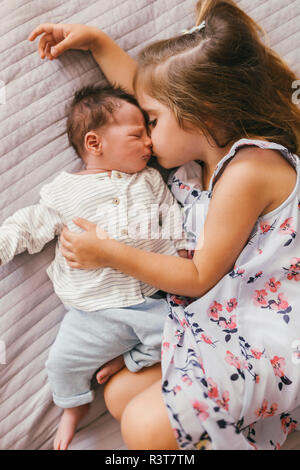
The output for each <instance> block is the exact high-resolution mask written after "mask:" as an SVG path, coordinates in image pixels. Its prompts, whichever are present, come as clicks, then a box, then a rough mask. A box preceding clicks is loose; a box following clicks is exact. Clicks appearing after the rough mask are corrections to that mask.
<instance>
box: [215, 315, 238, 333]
mask: <svg viewBox="0 0 300 470" xmlns="http://www.w3.org/2000/svg"><path fill="white" fill-rule="evenodd" d="M219 325H220V326H221V327H222V328H224V329H225V328H226V329H228V330H233V329H234V328H236V315H231V317H230V318H229V320H228V321H227V320H225V321H223V320H221V321H220V323H219Z"/></svg>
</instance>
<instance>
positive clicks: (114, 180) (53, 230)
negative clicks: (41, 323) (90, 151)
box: [0, 167, 186, 408]
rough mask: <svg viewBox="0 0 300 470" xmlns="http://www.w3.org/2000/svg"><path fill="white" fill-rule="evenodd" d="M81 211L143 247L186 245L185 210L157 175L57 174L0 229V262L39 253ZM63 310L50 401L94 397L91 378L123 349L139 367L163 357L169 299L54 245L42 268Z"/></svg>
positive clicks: (170, 251) (50, 366) (172, 249)
mask: <svg viewBox="0 0 300 470" xmlns="http://www.w3.org/2000/svg"><path fill="white" fill-rule="evenodd" d="M74 217H82V218H85V219H88V220H89V221H91V222H93V223H95V224H97V226H99V227H101V228H102V229H104V230H105V231H106V232H107V233H108V234H109V236H110V237H111V238H114V239H117V240H120V241H122V242H124V243H126V244H128V245H131V246H134V247H136V248H140V249H143V250H147V251H151V252H155V253H161V254H166V255H173V256H174V255H176V254H177V250H180V249H184V248H186V241H185V236H184V234H183V232H182V228H181V227H182V211H181V209H180V207H179V205H178V203H177V202H176V201H175V200H174V198H173V196H172V194H171V192H170V191H169V189H168V188H167V186H166V185H165V183H164V181H163V179H162V177H161V175H160V173H159V172H158V171H157V170H155V169H153V168H150V167H146V168H145V169H144V170H143V171H141V172H139V173H134V174H127V173H122V172H119V171H112V172H111V173H110V174H109V173H108V172H101V173H96V174H82V175H79V174H70V173H66V172H64V171H63V172H61V173H60V174H59V175H58V176H57V177H56V178H55V179H54V180H53V181H52V182H51V183H49V184H45V185H44V186H43V187H42V189H41V191H40V201H39V204H36V205H32V206H29V207H26V208H24V209H20V210H19V211H17V212H16V213H15V214H14V215H12V216H11V217H9V218H8V219H6V220H5V221H4V223H3V224H2V225H1V227H0V261H1V264H2V265H3V264H6V263H8V262H9V261H10V260H12V259H13V257H14V256H15V255H17V254H19V253H22V252H23V251H25V250H28V252H29V253H37V252H39V251H41V250H42V249H43V247H44V246H45V244H46V243H48V242H49V241H51V240H53V239H54V238H55V237H56V236H59V235H60V233H61V231H62V229H63V226H64V225H66V226H68V228H69V229H70V230H72V231H74V232H80V231H81V229H80V228H79V227H77V226H76V225H75V224H74V223H73V222H72V219H73V218H74ZM47 274H48V276H49V277H50V279H51V281H52V283H53V286H54V290H55V292H56V294H57V295H58V297H59V298H60V299H61V301H62V303H63V304H64V305H65V307H66V309H67V313H66V314H65V316H64V319H63V321H62V324H61V327H60V330H59V333H58V336H57V338H56V340H55V342H54V344H53V345H52V348H51V350H50V353H49V357H48V360H47V363H46V366H47V371H48V377H49V380H50V385H51V388H52V392H53V397H54V402H55V403H56V404H57V405H58V406H61V407H62V408H72V407H74V406H78V405H83V404H85V403H88V402H90V401H92V399H93V392H92V391H91V390H90V381H91V378H92V376H93V374H94V373H95V371H96V370H97V369H98V368H99V367H100V366H101V365H103V364H105V363H106V362H107V361H109V360H111V359H113V358H114V357H117V356H119V355H121V354H123V355H124V360H125V364H126V366H127V367H128V369H129V370H131V371H137V370H139V369H141V368H142V367H145V366H150V365H152V364H154V363H156V362H158V361H159V360H160V345H161V338H162V331H163V325H164V321H165V319H166V316H167V315H168V306H167V302H166V300H165V299H164V298H163V297H162V296H160V295H159V293H158V292H157V289H156V288H154V287H151V286H149V285H147V284H144V283H143V282H140V281H138V280H136V279H134V278H133V277H131V276H127V275H125V274H123V273H121V272H119V271H117V270H114V269H112V268H109V267H106V268H101V269H89V270H81V269H73V268H71V267H70V266H69V265H68V264H67V262H66V260H65V258H64V257H63V256H62V254H61V251H60V241H59V239H58V241H57V245H56V252H55V259H54V261H53V262H52V263H51V265H50V266H49V267H48V269H47Z"/></svg>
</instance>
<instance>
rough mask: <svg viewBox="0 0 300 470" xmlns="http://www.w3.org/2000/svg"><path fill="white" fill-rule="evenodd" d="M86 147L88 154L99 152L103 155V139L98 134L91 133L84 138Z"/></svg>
mask: <svg viewBox="0 0 300 470" xmlns="http://www.w3.org/2000/svg"><path fill="white" fill-rule="evenodd" d="M84 145H85V150H86V152H97V153H98V154H100V155H102V153H103V148H102V137H101V135H100V134H99V133H98V132H95V131H90V132H88V133H87V134H86V135H85V137H84Z"/></svg>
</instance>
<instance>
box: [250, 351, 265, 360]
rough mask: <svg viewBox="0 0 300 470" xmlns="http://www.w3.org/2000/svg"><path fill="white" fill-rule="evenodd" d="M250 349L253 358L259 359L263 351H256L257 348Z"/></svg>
mask: <svg viewBox="0 0 300 470" xmlns="http://www.w3.org/2000/svg"><path fill="white" fill-rule="evenodd" d="M250 351H251V354H252V356H253V357H255V359H260V358H261V356H262V354H263V352H261V351H258V350H257V349H250Z"/></svg>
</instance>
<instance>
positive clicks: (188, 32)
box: [181, 21, 206, 35]
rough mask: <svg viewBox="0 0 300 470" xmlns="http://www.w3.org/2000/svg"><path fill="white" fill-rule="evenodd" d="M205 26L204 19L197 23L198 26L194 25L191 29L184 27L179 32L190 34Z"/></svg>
mask: <svg viewBox="0 0 300 470" xmlns="http://www.w3.org/2000/svg"><path fill="white" fill-rule="evenodd" d="M205 26H206V23H205V21H202V23H201V24H199V26H194V27H193V28H192V29H184V30H183V31H181V34H182V35H184V34H192V33H195V32H196V31H197V32H198V31H201V30H202V29H204V28H205Z"/></svg>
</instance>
